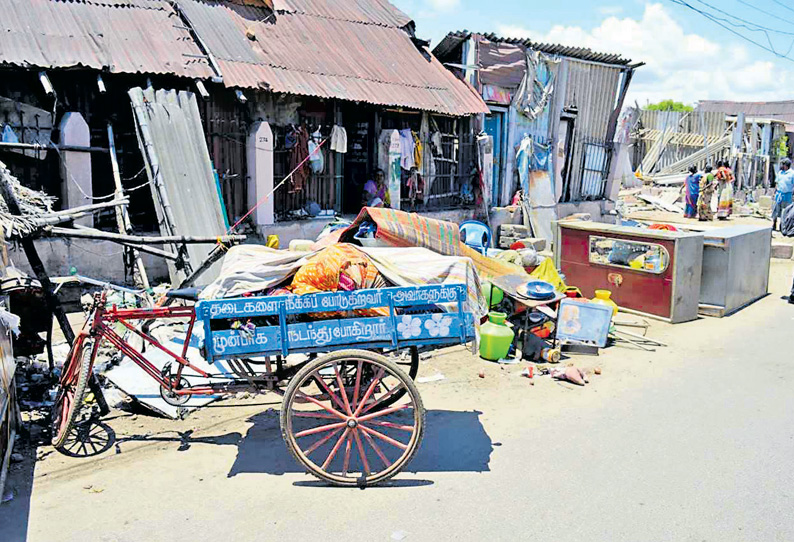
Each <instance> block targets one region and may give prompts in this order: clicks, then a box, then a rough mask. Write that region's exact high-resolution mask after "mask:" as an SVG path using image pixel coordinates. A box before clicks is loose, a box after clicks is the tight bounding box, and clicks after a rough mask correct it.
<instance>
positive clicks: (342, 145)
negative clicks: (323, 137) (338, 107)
mask: <svg viewBox="0 0 794 542" xmlns="http://www.w3.org/2000/svg"><path fill="white" fill-rule="evenodd" d="M331 150H332V151H334V152H338V153H341V154H344V153H346V152H347V131H346V130H345V129H344V127H342V126H334V127H333V129H332V130H331Z"/></svg>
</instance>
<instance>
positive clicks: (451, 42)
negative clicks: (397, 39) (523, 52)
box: [434, 30, 631, 66]
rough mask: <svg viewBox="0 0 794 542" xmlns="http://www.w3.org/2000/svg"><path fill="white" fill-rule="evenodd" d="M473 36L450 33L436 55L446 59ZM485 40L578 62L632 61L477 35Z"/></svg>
mask: <svg viewBox="0 0 794 542" xmlns="http://www.w3.org/2000/svg"><path fill="white" fill-rule="evenodd" d="M472 35H475V34H473V33H472V32H469V31H467V30H462V31H456V32H450V33H449V34H447V35H446V36H445V37H444V39H443V40H441V42H440V43H439V44H438V45H437V46H436V47H435V49H434V53H435V54H436V55H438V56H439V57H442V58H443V57H445V56H446V55H447V54H448V53H450V52H451V51H452V50H453V49H455V48H456V47H458V46H459V45H460V44H461V43H462V42H463V41H465V40H467V39H469V38H470V37H471V36H472ZM476 35H479V36H481V37H482V38H484V39H485V40H487V41H489V42H493V43H498V44H505V45H513V46H516V47H521V48H523V49H526V48H527V47H531V48H532V49H534V50H536V51H541V52H543V53H546V54H549V55H560V56H567V57H569V58H576V59H578V60H587V61H590V62H602V63H604V64H615V65H617V66H628V65H629V64H631V60H630V59H627V58H623V57H622V56H621V55H618V54H610V53H599V52H596V51H593V50H592V49H588V48H586V47H569V46H567V45H559V44H553V43H539V42H535V41H532V40H530V39H526V38H503V37H500V36H497V35H496V34H492V33H486V34H476Z"/></svg>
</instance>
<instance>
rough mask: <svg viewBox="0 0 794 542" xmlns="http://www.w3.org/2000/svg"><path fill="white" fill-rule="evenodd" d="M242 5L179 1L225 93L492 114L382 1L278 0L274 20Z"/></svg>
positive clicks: (207, 0)
mask: <svg viewBox="0 0 794 542" xmlns="http://www.w3.org/2000/svg"><path fill="white" fill-rule="evenodd" d="M242 4H243V3H242V1H241V0H237V1H235V2H228V1H227V2H220V1H211V0H204V1H194V0H179V5H180V7H181V8H182V10H183V11H184V13H185V14H186V15H187V17H188V19H189V20H190V23H191V25H192V26H193V28H194V29H195V30H196V31H197V32H198V34H199V35H200V36H201V38H202V40H203V41H204V42H205V44H206V46H207V47H208V48H209V50H210V51H211V52H212V54H213V56H214V57H215V59H216V60H217V61H218V63H219V65H220V67H221V72H222V73H223V78H224V82H225V84H226V85H227V86H230V87H241V88H266V89H269V90H272V91H274V92H282V93H290V94H297V95H305V96H317V97H322V98H339V99H343V100H351V101H360V102H366V103H372V104H378V105H390V106H399V107H407V108H413V109H420V110H426V111H434V112H438V113H445V114H450V115H469V114H474V113H481V112H487V107H486V106H485V103H484V102H483V101H482V99H481V98H480V96H479V95H478V94H477V93H476V91H474V89H473V88H472V87H471V86H470V85H468V84H467V83H464V82H463V81H460V80H459V79H457V78H456V77H455V76H454V75H453V74H452V73H451V72H449V70H447V69H446V68H444V66H443V65H442V64H441V63H440V62H439V61H438V60H437V59H436V58H435V57H434V56H433V55H432V54H431V53H430V52H429V51H427V50H420V49H418V48H417V46H416V45H414V43H413V42H412V40H411V38H410V36H409V35H408V33H407V32H406V31H405V30H403V29H402V27H404V26H405V25H408V24H410V23H411V20H410V19H409V18H408V17H407V16H406V15H405V14H403V13H402V12H400V11H399V10H397V9H396V8H394V7H393V6H392V5H391V4H389V3H388V2H386V1H385V0H368V1H361V0H334V1H331V0H275V2H274V4H275V8H276V9H275V12H272V13H271V12H270V11H269V10H265V9H262V8H258V7H252V6H249V5H242ZM246 33H248V34H249V35H251V36H252V37H254V39H249V38H248V37H246Z"/></svg>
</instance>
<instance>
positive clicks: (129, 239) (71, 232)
mask: <svg viewBox="0 0 794 542" xmlns="http://www.w3.org/2000/svg"><path fill="white" fill-rule="evenodd" d="M45 231H46V232H48V233H49V234H50V235H56V236H59V237H76V238H79V239H98V240H102V241H115V242H117V243H134V244H139V245H169V244H177V245H179V244H193V245H215V244H218V243H222V244H224V245H232V244H236V243H239V242H242V241H244V240H245V235H221V236H218V237H212V236H205V237H201V236H192V237H191V236H184V237H183V236H179V235H170V236H161V237H149V236H137V235H121V234H119V233H111V232H107V231H100V230H94V229H90V228H85V229H79V230H78V229H72V228H60V227H57V226H52V227H50V228H47V229H46V230H45Z"/></svg>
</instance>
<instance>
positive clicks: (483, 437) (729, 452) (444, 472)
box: [0, 263, 794, 542]
mask: <svg viewBox="0 0 794 542" xmlns="http://www.w3.org/2000/svg"><path fill="white" fill-rule="evenodd" d="M791 272H792V268H791V266H790V265H789V264H782V263H780V264H778V263H776V264H773V283H772V290H773V292H774V293H773V294H772V295H770V296H769V297H767V298H765V299H764V300H762V301H760V302H758V303H756V304H754V305H752V306H750V307H749V308H747V309H745V310H743V311H741V312H740V313H738V314H736V315H734V316H732V317H729V318H725V319H721V320H715V319H702V320H699V321H697V322H693V323H689V324H682V325H678V326H669V325H664V324H654V327H653V328H652V330H651V333H652V334H653V335H654V336H655V337H657V338H660V339H661V340H663V341H665V342H668V343H669V345H670V346H669V348H666V349H662V350H659V351H658V352H655V353H646V352H642V351H638V350H634V349H630V348H627V347H624V346H616V347H613V348H610V349H608V350H605V351H604V352H603V354H602V356H600V357H599V358H582V357H579V358H577V359H576V360H575V361H576V363H577V364H578V365H580V366H583V367H593V366H595V365H598V366H600V367H602V368H603V375H601V376H594V377H593V378H592V382H591V384H589V385H588V386H587V387H586V388H573V387H571V386H568V385H565V384H559V383H555V382H553V381H551V380H549V379H547V378H545V379H544V378H540V379H537V383H536V385H535V386H530V385H529V384H528V381H527V380H526V379H524V378H521V377H519V376H517V374H516V373H517V372H518V371H519V369H517V368H510V369H501V368H500V367H498V366H494V365H486V364H484V363H483V362H480V361H479V360H477V359H475V358H471V357H470V356H468V354H466V353H465V352H463V351H461V350H460V349H457V350H453V351H451V352H449V353H446V354H444V355H442V356H439V357H437V358H434V359H432V360H429V361H428V362H427V363H426V364H425V365H424V366H423V374H425V375H433V374H436V373H438V372H441V373H443V374H444V375H445V377H446V378H445V379H444V380H441V381H438V382H433V383H427V384H423V385H421V387H420V390H421V392H422V395H423V398H424V400H425V405H426V407H427V408H428V410H429V412H428V428H427V434H426V438H425V441H424V444H423V447H422V449H421V451H420V453H419V455H418V456H417V458H416V459H415V460H414V463H413V464H412V465H411V467H410V470H411V471H412V472H404V473H402V474H401V475H400V476H398V477H397V479H396V480H395V481H394V482H393V483H392V484H391V485H390V486H387V487H376V488H368V489H365V490H359V489H336V488H328V487H324V486H322V485H320V484H319V483H316V482H315V481H314V480H313V479H312V478H311V477H309V476H308V475H306V474H304V473H302V472H300V469H299V468H297V466H296V464H295V463H294V462H293V460H292V458H291V457H290V456H289V454H288V452H287V451H286V450H285V448H284V445H283V443H282V442H281V440H280V437H279V429H278V415H277V410H276V409H277V407H278V404H277V401H276V399H275V398H270V397H264V398H263V397H258V398H252V399H248V400H243V401H238V402H237V403H240V404H241V406H239V407H237V408H231V407H230V405H229V404H228V403H219V404H218V405H216V406H215V407H212V408H207V409H204V410H203V411H201V412H199V413H196V414H195V415H193V416H191V417H189V418H188V419H187V420H184V421H181V422H173V421H164V420H157V419H153V418H149V417H145V416H142V415H138V416H132V415H130V414H118V413H117V414H116V415H115V416H116V417H115V418H113V419H110V420H109V421H108V425H109V426H111V427H113V428H114V430H115V431H116V433H117V438H118V439H119V442H118V445H117V446H116V447H115V449H113V450H110V451H109V452H107V453H105V454H103V455H101V456H99V457H94V458H88V459H74V458H66V457H63V456H60V455H58V454H57V453H50V452H51V450H50V449H48V448H44V449H41V450H39V454H40V455H44V459H43V460H42V461H39V462H38V463H36V464H35V468H34V465H33V462H32V461H26V462H25V463H24V464H23V466H22V467H20V468H17V469H16V470H15V472H14V478H13V479H12V485H14V487H15V488H16V489H17V491H18V495H17V497H16V498H15V499H14V500H13V501H12V502H11V503H7V504H5V505H2V506H0V540H4V541H13V540H30V541H35V542H38V541H51V540H59V541H71V540H75V541H81V542H84V541H94V540H108V541H141V540H146V541H158V540H168V541H180V540H296V539H297V538H298V537H301V538H306V539H315V540H328V539H339V540H348V541H358V540H362V541H378V540H383V541H389V540H407V541H412V540H433V541H444V540H454V541H456V542H463V541H469V540H471V541H478V540H489V541H496V540H538V541H554V542H562V541H568V540H570V541H581V540H594V541H595V540H598V541H600V540H604V541H623V540H625V541H637V540H654V541H662V540H675V541H689V540H691V541H697V542H700V541H720V542H725V541H732V540H736V541H755V540H758V541H774V540H781V541H783V540H794V514H792V510H794V469H792V465H794V385H793V384H794V376H793V373H792V365H793V364H794V353H792V352H793V351H794V306H791V305H788V304H785V303H784V302H783V301H781V299H780V297H781V295H782V294H783V292H785V291H786V290H787V287H788V286H789V284H790V274H791ZM482 367H485V369H486V378H485V379H479V378H477V373H478V372H479V370H480V368H482ZM118 452H120V453H118ZM26 476H27V477H28V478H29V479H32V484H33V489H32V494H30V493H28V492H26V489H25V488H26V482H29V480H28V479H26ZM27 485H29V484H27Z"/></svg>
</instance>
